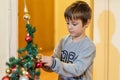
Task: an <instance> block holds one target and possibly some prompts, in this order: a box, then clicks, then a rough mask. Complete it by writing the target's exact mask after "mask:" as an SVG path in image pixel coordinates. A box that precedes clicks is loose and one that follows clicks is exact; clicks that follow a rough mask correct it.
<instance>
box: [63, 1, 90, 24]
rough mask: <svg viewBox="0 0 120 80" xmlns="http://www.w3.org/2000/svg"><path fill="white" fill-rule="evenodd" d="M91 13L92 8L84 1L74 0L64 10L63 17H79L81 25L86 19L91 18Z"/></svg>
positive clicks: (70, 18)
mask: <svg viewBox="0 0 120 80" xmlns="http://www.w3.org/2000/svg"><path fill="white" fill-rule="evenodd" d="M91 13H92V10H91V8H90V6H89V5H88V4H87V3H86V2H84V1H76V2H75V3H73V4H71V5H70V6H68V7H67V9H66V10H65V12H64V17H65V19H68V20H76V19H81V20H82V23H83V25H85V24H86V23H87V21H88V19H91Z"/></svg>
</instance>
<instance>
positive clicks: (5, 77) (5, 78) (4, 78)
mask: <svg viewBox="0 0 120 80" xmlns="http://www.w3.org/2000/svg"><path fill="white" fill-rule="evenodd" d="M2 80H10V77H9V76H8V75H7V76H4V77H3V78H2Z"/></svg>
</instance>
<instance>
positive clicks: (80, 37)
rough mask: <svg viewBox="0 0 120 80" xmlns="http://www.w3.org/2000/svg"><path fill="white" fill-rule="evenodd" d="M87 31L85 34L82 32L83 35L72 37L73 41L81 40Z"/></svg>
mask: <svg viewBox="0 0 120 80" xmlns="http://www.w3.org/2000/svg"><path fill="white" fill-rule="evenodd" d="M85 36H86V35H85V33H84V34H81V36H78V37H72V41H73V42H77V41H80V40H81V39H83V38H85Z"/></svg>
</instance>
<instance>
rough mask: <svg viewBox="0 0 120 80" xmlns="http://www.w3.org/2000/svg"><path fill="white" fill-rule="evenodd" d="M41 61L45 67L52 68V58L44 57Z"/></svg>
mask: <svg viewBox="0 0 120 80" xmlns="http://www.w3.org/2000/svg"><path fill="white" fill-rule="evenodd" d="M40 60H41V62H42V63H43V64H44V66H48V67H50V66H51V65H52V57H49V56H43V55H42V56H41V59H40Z"/></svg>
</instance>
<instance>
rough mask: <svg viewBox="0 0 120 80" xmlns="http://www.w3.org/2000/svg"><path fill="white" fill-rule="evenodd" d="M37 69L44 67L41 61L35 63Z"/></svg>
mask: <svg viewBox="0 0 120 80" xmlns="http://www.w3.org/2000/svg"><path fill="white" fill-rule="evenodd" d="M35 67H36V68H42V67H43V64H42V62H41V61H39V62H36V63H35Z"/></svg>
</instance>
